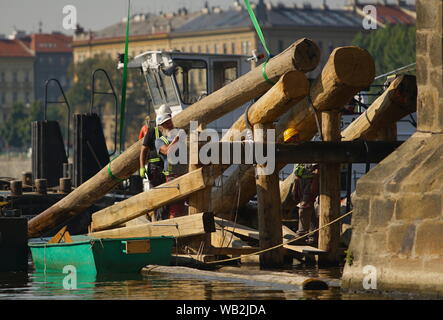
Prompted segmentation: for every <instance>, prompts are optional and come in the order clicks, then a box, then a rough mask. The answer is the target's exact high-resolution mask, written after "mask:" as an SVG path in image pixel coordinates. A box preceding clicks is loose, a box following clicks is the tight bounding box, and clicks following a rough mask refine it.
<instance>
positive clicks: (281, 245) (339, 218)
mask: <svg viewBox="0 0 443 320" xmlns="http://www.w3.org/2000/svg"><path fill="white" fill-rule="evenodd" d="M350 214H352V211H349V212H348V213H346V214H344V215H342V216H340V217H338V218H337V219H335V220H333V221H331V222H329V223H327V224H325V225H324V226H322V227H320V228H317V229H315V230H314V231H311V232H308V233H307V234H305V235H303V236H301V237H298V238H295V239H291V240H289V241H286V242H283V243H281V244H279V245H276V246H274V247H270V248H267V249H263V250H260V251H256V252H253V253H249V254H245V255H242V256H240V257H235V258H230V259H224V260H217V261H211V262H207V263H206V264H214V263H221V262H227V261H234V260H239V259H241V258H242V257H250V256H255V255H257V254H260V253H264V252H268V251H271V250H274V249H277V248H280V247H283V246H284V245H286V244H289V243H291V242H294V241H297V240H300V239H303V238H305V237H307V236H309V235H311V234H314V233H316V232H317V231H320V230H322V229H324V228H326V227H328V226H330V225H331V224H334V223H336V222H337V221H340V220H341V219H343V218H344V217H346V216H348V215H350Z"/></svg>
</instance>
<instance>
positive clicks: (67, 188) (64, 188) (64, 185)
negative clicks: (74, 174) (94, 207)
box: [59, 178, 72, 193]
mask: <svg viewBox="0 0 443 320" xmlns="http://www.w3.org/2000/svg"><path fill="white" fill-rule="evenodd" d="M59 181H60V183H59V184H60V188H59V192H60V193H70V192H71V190H72V181H71V178H60V180H59Z"/></svg>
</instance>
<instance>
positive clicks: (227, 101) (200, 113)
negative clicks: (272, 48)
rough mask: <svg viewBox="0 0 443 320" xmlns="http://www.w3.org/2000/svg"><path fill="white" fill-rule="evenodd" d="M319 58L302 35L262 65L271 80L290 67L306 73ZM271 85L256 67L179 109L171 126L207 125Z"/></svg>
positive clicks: (317, 53) (315, 47)
mask: <svg viewBox="0 0 443 320" xmlns="http://www.w3.org/2000/svg"><path fill="white" fill-rule="evenodd" d="M319 61H320V50H319V48H318V46H317V45H316V44H315V43H314V42H313V41H311V40H309V39H306V38H303V39H300V40H297V41H296V42H294V43H293V44H292V45H291V46H290V47H288V48H287V49H286V50H285V51H283V52H282V53H280V54H279V55H277V56H275V57H273V58H272V59H270V60H269V61H268V63H267V65H266V74H267V76H268V78H269V79H270V80H271V81H277V79H278V78H279V77H280V76H281V75H283V74H284V73H286V72H288V71H291V70H299V71H301V72H309V71H312V70H314V69H315V68H316V67H317V65H318V63H319ZM271 87H272V85H271V84H270V83H268V82H267V81H266V80H265V79H264V77H263V73H262V66H261V65H260V66H258V67H256V68H254V69H253V70H251V71H250V72H248V73H247V74H245V75H243V76H241V77H240V78H238V79H236V80H235V81H233V82H231V83H229V84H228V85H226V86H224V87H222V88H221V89H219V90H217V91H216V92H214V93H212V94H211V95H209V96H207V97H205V98H203V99H201V100H200V101H198V102H197V103H194V104H193V105H192V106H190V107H188V108H187V109H186V110H185V111H184V112H180V113H179V114H177V115H176V116H174V118H173V122H174V124H175V126H177V127H179V128H185V127H187V126H188V125H189V122H190V121H198V122H199V123H200V124H208V123H210V122H212V121H214V120H216V119H218V118H220V117H221V116H223V115H224V114H226V113H229V112H231V111H233V110H234V109H235V108H237V107H239V106H240V105H242V104H244V103H246V102H248V101H250V100H252V99H254V98H256V97H258V96H260V95H262V94H264V93H265V92H266V91H267V90H269V89H270V88H271Z"/></svg>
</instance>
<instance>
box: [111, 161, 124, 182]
mask: <svg viewBox="0 0 443 320" xmlns="http://www.w3.org/2000/svg"><path fill="white" fill-rule="evenodd" d="M117 157H118V155H117V156H116V157H114V158H113V159H111V161H109V164H108V176H109V177H110V178H111V179H114V180H117V181H118V182H123V181H125V179H121V178H119V177H116V176H114V175H113V174H112V171H111V162H112V161H113V160H114V159H116V158H117Z"/></svg>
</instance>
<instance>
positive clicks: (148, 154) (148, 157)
mask: <svg viewBox="0 0 443 320" xmlns="http://www.w3.org/2000/svg"><path fill="white" fill-rule="evenodd" d="M157 112H158V114H159V115H164V114H170V113H171V109H170V108H169V107H166V106H165V105H162V106H161V107H160V108H159V110H158V111H157ZM161 135H162V134H161V132H160V130H159V128H158V127H150V128H148V131H147V133H146V134H145V136H144V137H143V143H142V147H141V150H140V158H139V162H140V170H139V173H140V177H141V178H142V179H145V178H147V179H148V180H149V188H155V187H157V186H159V185H161V184H163V183H165V182H166V179H165V176H164V175H163V173H162V171H163V159H162V158H161V157H160V156H159V155H158V154H157V151H156V149H155V140H156V139H157V138H160V137H161ZM146 162H148V164H147V165H146ZM166 212H168V208H167V207H161V208H159V209H156V210H155V214H156V220H162V219H166V218H167V216H166Z"/></svg>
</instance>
